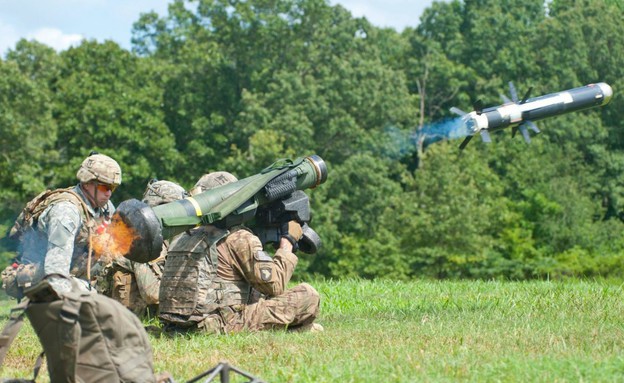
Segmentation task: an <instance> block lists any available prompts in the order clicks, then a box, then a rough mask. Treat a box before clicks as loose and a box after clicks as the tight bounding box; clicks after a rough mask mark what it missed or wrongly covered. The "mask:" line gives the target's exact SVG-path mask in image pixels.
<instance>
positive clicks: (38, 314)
mask: <svg viewBox="0 0 624 383" xmlns="http://www.w3.org/2000/svg"><path fill="white" fill-rule="evenodd" d="M27 297H28V298H27V299H25V300H24V301H22V302H21V303H20V304H19V305H18V306H17V307H16V308H14V309H13V310H12V311H11V315H10V318H9V321H8V323H7V325H6V326H5V328H4V330H3V331H2V333H1V334H0V366H1V365H2V362H3V361H4V358H5V356H6V353H7V351H8V349H9V346H10V345H11V342H12V341H13V339H14V338H15V337H16V335H17V333H18V331H19V329H20V327H21V325H22V323H23V318H24V315H26V316H27V317H28V319H29V320H30V323H31V324H32V327H33V328H34V330H35V333H36V334H37V336H38V338H39V341H40V342H41V345H42V347H43V351H44V352H43V354H45V357H46V359H47V366H48V373H49V376H50V380H51V381H52V382H107V383H108V382H157V378H156V377H155V375H154V371H153V363H152V348H151V346H150V343H149V339H148V337H147V333H146V331H145V329H144V328H143V325H142V324H141V322H140V321H139V319H138V318H137V317H136V316H135V315H134V314H132V313H131V312H130V311H129V310H128V309H126V308H125V307H123V306H122V305H121V304H120V303H119V302H117V301H115V300H113V299H111V298H108V297H106V296H104V295H100V294H92V293H89V292H86V291H84V292H80V291H79V290H78V289H74V291H72V292H71V293H68V294H65V295H64V296H63V297H62V298H59V297H58V295H56V293H54V291H53V290H52V289H51V288H50V287H49V284H48V282H47V280H43V281H42V282H41V283H39V284H37V285H36V286H34V287H32V288H31V289H28V290H27ZM43 354H42V355H43ZM40 358H41V356H40ZM40 358H39V359H38V361H37V363H36V365H35V372H34V375H35V377H34V378H33V380H32V382H34V379H36V377H37V373H38V369H39V367H40V366H41V360H40ZM159 381H167V380H159Z"/></svg>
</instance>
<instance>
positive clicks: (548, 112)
mask: <svg viewBox="0 0 624 383" xmlns="http://www.w3.org/2000/svg"><path fill="white" fill-rule="evenodd" d="M509 90H510V95H511V99H509V98H508V97H506V96H504V95H501V98H502V99H503V102H504V104H502V105H498V106H493V107H489V108H485V109H481V108H480V106H479V105H475V110H473V111H472V112H469V113H467V112H464V111H462V110H461V109H458V108H456V107H452V108H451V109H450V111H451V112H453V113H455V114H458V115H460V116H462V118H463V120H464V122H465V126H466V128H467V129H468V136H467V137H466V138H465V139H464V141H463V142H462V143H461V144H460V145H459V148H460V149H464V148H465V147H466V145H468V143H469V142H470V140H471V139H472V138H473V137H474V136H475V135H477V134H479V135H481V139H482V140H483V141H484V142H491V141H492V140H491V138H490V133H491V132H495V131H497V130H501V129H504V128H507V127H509V126H511V127H512V137H514V136H515V135H516V133H517V132H518V131H520V133H521V134H522V136H523V137H524V140H525V141H526V142H527V143H530V142H531V137H530V136H529V129H530V130H532V131H533V132H534V133H536V134H537V133H540V130H539V129H538V128H537V126H536V125H535V123H533V121H537V120H541V119H544V118H548V117H554V116H558V115H560V114H564V113H570V112H576V111H578V110H582V109H588V108H593V107H596V106H603V105H606V104H608V103H609V101H611V97H612V96H613V89H611V86H609V85H608V84H606V83H604V82H600V83H596V84H589V85H585V86H582V87H579V88H574V89H569V90H565V91H562V92H557V93H551V94H547V95H545V96H540V97H535V98H529V94H530V92H531V90H532V88H531V89H529V90H528V92H527V93H526V94H525V96H524V97H523V98H522V99H519V98H518V93H517V91H516V88H515V87H514V85H513V83H511V82H510V83H509Z"/></svg>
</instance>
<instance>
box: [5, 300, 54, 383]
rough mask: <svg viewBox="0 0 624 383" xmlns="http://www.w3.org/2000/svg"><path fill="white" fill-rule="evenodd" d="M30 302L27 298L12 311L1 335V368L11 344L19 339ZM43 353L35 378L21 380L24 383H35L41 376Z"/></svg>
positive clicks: (36, 363) (37, 365)
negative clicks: (18, 335)
mask: <svg viewBox="0 0 624 383" xmlns="http://www.w3.org/2000/svg"><path fill="white" fill-rule="evenodd" d="M29 303H30V300H29V299H28V298H25V299H24V300H23V301H22V302H20V303H19V304H18V305H17V306H15V307H14V308H12V309H11V313H10V314H9V321H8V322H7V324H6V325H5V326H4V328H3V329H2V333H0V367H2V365H3V364H4V358H5V357H6V354H7V352H8V351H9V348H10V347H11V344H12V343H13V341H14V340H15V337H17V334H18V333H19V330H20V329H21V328H22V325H23V324H24V314H25V313H26V308H27V307H28V304H29ZM43 355H44V354H43V352H42V353H41V354H39V356H38V357H37V361H36V362H35V367H34V368H33V378H32V380H21V381H22V382H35V380H36V379H37V376H38V375H39V370H41V365H42V364H43Z"/></svg>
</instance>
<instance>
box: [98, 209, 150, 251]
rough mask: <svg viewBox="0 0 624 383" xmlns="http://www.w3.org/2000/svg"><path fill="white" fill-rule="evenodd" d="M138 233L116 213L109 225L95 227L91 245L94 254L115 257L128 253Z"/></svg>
mask: <svg viewBox="0 0 624 383" xmlns="http://www.w3.org/2000/svg"><path fill="white" fill-rule="evenodd" d="M138 237H139V235H138V234H137V233H136V232H135V231H134V230H133V229H132V228H130V227H128V226H127V225H126V224H125V222H124V221H122V219H121V217H120V216H119V215H118V214H114V215H113V218H112V220H111V223H110V224H109V225H102V226H100V227H98V228H97V230H96V234H95V235H94V236H93V239H92V245H93V251H94V252H95V254H96V256H97V257H98V258H99V257H103V256H104V257H108V258H111V259H115V258H118V257H123V256H124V255H126V254H128V252H129V251H130V247H131V246H132V242H133V241H134V240H135V239H136V238H138Z"/></svg>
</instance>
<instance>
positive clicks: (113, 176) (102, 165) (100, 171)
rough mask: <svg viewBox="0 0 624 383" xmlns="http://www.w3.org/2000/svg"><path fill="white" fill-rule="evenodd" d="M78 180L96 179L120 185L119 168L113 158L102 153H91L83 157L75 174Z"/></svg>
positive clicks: (84, 181) (88, 180) (104, 182)
mask: <svg viewBox="0 0 624 383" xmlns="http://www.w3.org/2000/svg"><path fill="white" fill-rule="evenodd" d="M76 177H77V178H78V181H80V182H83V183H86V182H90V181H93V180H95V181H98V182H101V183H103V184H108V185H116V186H118V185H121V168H120V167H119V164H118V163H117V161H115V160H114V159H112V158H110V157H109V156H105V155H104V154H99V153H96V154H91V155H90V156H89V157H87V158H85V160H84V161H82V164H81V165H80V169H78V173H77V174H76Z"/></svg>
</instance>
